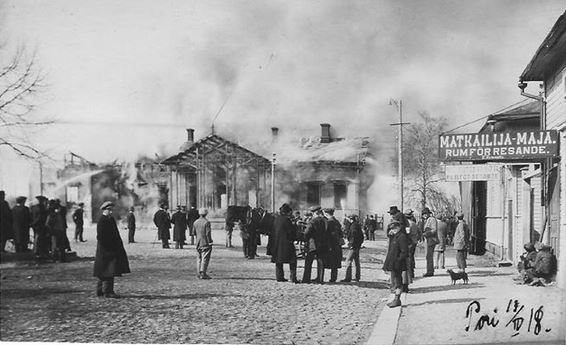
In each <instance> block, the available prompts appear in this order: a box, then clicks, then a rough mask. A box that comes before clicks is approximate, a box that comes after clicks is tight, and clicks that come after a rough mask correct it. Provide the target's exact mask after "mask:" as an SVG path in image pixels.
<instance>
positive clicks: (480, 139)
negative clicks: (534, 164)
mask: <svg viewBox="0 0 566 345" xmlns="http://www.w3.org/2000/svg"><path fill="white" fill-rule="evenodd" d="M558 142H559V140H558V131H556V130H548V131H520V132H498V133H468V134H445V135H440V136H439V137H438V144H439V145H438V146H439V150H438V152H439V155H440V159H441V160H444V161H475V160H493V161H505V160H522V159H529V160H532V159H543V158H551V157H557V156H558Z"/></svg>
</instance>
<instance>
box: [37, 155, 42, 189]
mask: <svg viewBox="0 0 566 345" xmlns="http://www.w3.org/2000/svg"><path fill="white" fill-rule="evenodd" d="M38 163H39V195H43V163H41V159H40V160H38Z"/></svg>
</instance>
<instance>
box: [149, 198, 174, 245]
mask: <svg viewBox="0 0 566 345" xmlns="http://www.w3.org/2000/svg"><path fill="white" fill-rule="evenodd" d="M167 208H168V207H167V204H166V203H165V202H161V203H160V204H159V210H157V212H155V214H154V215H153V223H154V224H155V226H156V227H157V239H158V240H161V246H162V248H165V249H168V248H169V239H170V238H171V233H170V232H169V229H171V216H170V215H169V212H167Z"/></svg>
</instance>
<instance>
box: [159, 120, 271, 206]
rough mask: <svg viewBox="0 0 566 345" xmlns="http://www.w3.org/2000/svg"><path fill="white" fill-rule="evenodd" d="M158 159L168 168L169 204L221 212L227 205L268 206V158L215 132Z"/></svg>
mask: <svg viewBox="0 0 566 345" xmlns="http://www.w3.org/2000/svg"><path fill="white" fill-rule="evenodd" d="M193 133H194V131H193V130H192V129H188V130H187V134H188V141H187V143H185V144H184V145H183V146H184V147H183V148H184V150H182V151H181V152H179V153H178V154H177V155H174V156H172V157H169V158H167V159H165V160H164V161H162V162H161V164H163V165H165V166H167V167H168V168H169V170H170V175H169V176H170V180H169V186H170V193H169V203H170V204H171V205H178V204H182V205H187V206H191V205H195V206H197V207H206V208H208V209H209V210H210V211H212V212H213V213H215V212H219V213H222V212H223V211H225V210H226V208H227V206H228V205H250V206H252V207H268V206H269V200H270V199H269V198H270V193H269V187H268V181H269V180H270V178H271V175H270V171H271V161H270V160H268V159H266V158H264V157H262V156H260V155H258V154H256V153H254V152H252V151H250V150H248V149H246V148H244V147H242V146H240V145H238V144H236V143H234V142H232V141H229V140H227V139H225V138H222V137H220V136H218V135H216V134H211V135H208V136H207V137H205V138H203V139H201V140H199V141H197V142H193Z"/></svg>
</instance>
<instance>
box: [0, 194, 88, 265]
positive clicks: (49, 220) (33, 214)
mask: <svg viewBox="0 0 566 345" xmlns="http://www.w3.org/2000/svg"><path fill="white" fill-rule="evenodd" d="M35 199H36V201H35V202H34V203H33V205H32V206H31V207H28V206H26V201H27V198H26V197H25V196H20V197H17V198H16V205H15V206H14V207H13V208H10V206H9V205H8V202H7V201H6V200H5V192H4V191H0V229H1V230H0V237H1V241H2V242H1V244H0V245H1V248H0V250H1V251H2V252H5V251H6V244H7V243H8V241H11V242H13V245H14V250H15V252H16V253H24V252H30V251H32V250H33V253H34V255H35V256H36V257H37V258H39V259H50V260H54V261H59V262H65V261H67V253H69V252H71V244H70V242H69V238H68V237H67V228H68V226H67V217H66V215H67V208H66V207H65V206H64V205H61V202H60V200H59V199H52V200H49V199H48V198H46V197H45V196H43V195H39V196H36V197H35ZM72 218H73V221H74V223H75V226H76V230H75V241H81V242H84V239H83V235H82V234H83V224H84V222H83V204H79V207H78V208H77V210H75V212H74V213H73V217H72ZM30 230H33V234H32V236H30V235H31V232H30Z"/></svg>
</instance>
